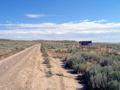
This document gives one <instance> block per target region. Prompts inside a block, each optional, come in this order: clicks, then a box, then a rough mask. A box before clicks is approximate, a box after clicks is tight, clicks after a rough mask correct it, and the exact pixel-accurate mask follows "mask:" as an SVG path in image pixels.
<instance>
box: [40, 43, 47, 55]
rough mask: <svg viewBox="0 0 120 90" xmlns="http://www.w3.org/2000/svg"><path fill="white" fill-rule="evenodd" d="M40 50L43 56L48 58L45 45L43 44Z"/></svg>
mask: <svg viewBox="0 0 120 90" xmlns="http://www.w3.org/2000/svg"><path fill="white" fill-rule="evenodd" d="M40 49H41V52H42V55H43V56H44V57H48V54H47V52H46V49H45V47H44V44H41V48H40Z"/></svg>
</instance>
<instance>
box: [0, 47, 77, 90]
mask: <svg viewBox="0 0 120 90" xmlns="http://www.w3.org/2000/svg"><path fill="white" fill-rule="evenodd" d="M54 61H55V60H52V61H51V65H52V68H47V66H46V65H45V64H43V62H44V60H43V57H42V55H41V52H40V45H34V46H32V47H30V48H27V49H25V50H23V51H21V52H19V53H17V54H15V55H13V56H10V57H8V58H6V59H4V60H2V61H0V90H76V88H77V87H78V86H77V84H78V83H77V81H76V80H75V79H74V78H72V75H68V74H67V72H66V71H65V70H64V69H62V67H61V66H60V64H59V62H58V63H57V62H56V61H55V62H54ZM56 68H57V69H56ZM56 70H57V71H56ZM49 71H51V72H52V74H53V75H51V76H48V74H49ZM59 73H64V75H66V77H65V76H64V77H63V76H61V75H60V74H59ZM68 76H70V77H68Z"/></svg>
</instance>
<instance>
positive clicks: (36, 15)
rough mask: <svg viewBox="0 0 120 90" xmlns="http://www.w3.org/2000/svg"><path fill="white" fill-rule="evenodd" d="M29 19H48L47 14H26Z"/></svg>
mask: <svg viewBox="0 0 120 90" xmlns="http://www.w3.org/2000/svg"><path fill="white" fill-rule="evenodd" d="M25 16H26V17H28V18H42V17H46V15H45V14H26V15H25Z"/></svg>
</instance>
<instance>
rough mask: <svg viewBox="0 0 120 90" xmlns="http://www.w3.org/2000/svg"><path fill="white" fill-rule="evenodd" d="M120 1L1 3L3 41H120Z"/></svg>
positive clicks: (0, 0)
mask: <svg viewBox="0 0 120 90" xmlns="http://www.w3.org/2000/svg"><path fill="white" fill-rule="evenodd" d="M119 9H120V0H0V38H6V39H26V40H31V39H52V40H63V39H67V40H93V41H96V42H120V10H119Z"/></svg>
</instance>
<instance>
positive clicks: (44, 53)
mask: <svg viewBox="0 0 120 90" xmlns="http://www.w3.org/2000/svg"><path fill="white" fill-rule="evenodd" d="M41 52H42V56H43V57H44V62H43V63H44V64H46V65H47V67H48V68H50V67H51V65H50V59H49V56H48V54H47V51H46V48H45V47H44V44H41Z"/></svg>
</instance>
